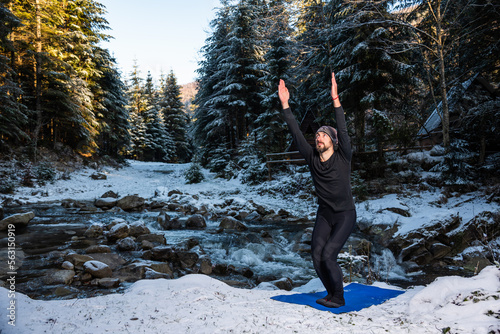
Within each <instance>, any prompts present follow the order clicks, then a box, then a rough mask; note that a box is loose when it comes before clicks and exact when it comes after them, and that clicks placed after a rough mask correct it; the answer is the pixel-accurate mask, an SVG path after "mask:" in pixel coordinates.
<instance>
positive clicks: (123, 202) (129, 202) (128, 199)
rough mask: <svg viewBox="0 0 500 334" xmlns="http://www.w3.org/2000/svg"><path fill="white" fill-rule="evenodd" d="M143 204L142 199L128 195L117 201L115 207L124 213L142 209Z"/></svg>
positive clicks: (143, 200)
mask: <svg viewBox="0 0 500 334" xmlns="http://www.w3.org/2000/svg"><path fill="white" fill-rule="evenodd" d="M145 202H146V200H145V199H144V198H142V197H139V196H137V195H128V196H125V197H123V198H121V199H119V200H118V202H117V203H116V205H117V206H118V207H119V208H121V209H123V210H125V211H131V210H140V209H142V207H143V206H144V203H145Z"/></svg>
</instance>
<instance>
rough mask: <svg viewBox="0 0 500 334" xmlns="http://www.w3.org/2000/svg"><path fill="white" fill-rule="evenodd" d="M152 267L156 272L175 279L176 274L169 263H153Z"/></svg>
mask: <svg viewBox="0 0 500 334" xmlns="http://www.w3.org/2000/svg"><path fill="white" fill-rule="evenodd" d="M150 267H151V269H152V270H154V271H156V272H159V273H162V274H167V275H168V276H170V278H173V277H174V272H173V271H172V268H171V267H170V265H169V264H168V263H153V264H151V265H150Z"/></svg>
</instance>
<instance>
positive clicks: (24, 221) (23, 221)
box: [0, 211, 35, 231]
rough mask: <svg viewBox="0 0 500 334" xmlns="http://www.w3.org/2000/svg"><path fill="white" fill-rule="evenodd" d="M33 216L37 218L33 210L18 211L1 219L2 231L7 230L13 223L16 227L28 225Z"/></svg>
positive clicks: (0, 226)
mask: <svg viewBox="0 0 500 334" xmlns="http://www.w3.org/2000/svg"><path fill="white" fill-rule="evenodd" d="M33 218H35V213H34V212H32V211H30V212H25V213H16V214H14V215H11V216H9V217H7V218H4V219H2V220H1V221H0V231H6V230H7V229H8V226H9V225H11V224H12V225H14V226H15V227H16V229H17V228H23V227H26V226H27V225H28V223H29V222H30V221H31V220H32V219H33Z"/></svg>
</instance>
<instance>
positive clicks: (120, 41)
mask: <svg viewBox="0 0 500 334" xmlns="http://www.w3.org/2000/svg"><path fill="white" fill-rule="evenodd" d="M98 1H99V2H100V3H101V4H103V5H104V6H105V7H106V10H107V12H108V13H107V14H106V15H105V18H106V19H107V21H108V22H109V26H110V28H111V29H110V30H108V31H106V33H107V34H109V35H111V36H113V37H114V38H113V39H111V40H110V41H109V42H103V43H102V44H101V45H102V46H103V47H104V48H106V49H108V50H109V51H110V53H111V55H113V56H114V57H115V58H116V60H117V63H118V68H119V70H120V71H121V72H122V75H123V78H124V79H126V78H127V77H128V76H129V74H130V73H131V71H132V67H133V65H134V60H137V64H138V65H139V70H140V71H141V77H143V78H146V76H147V73H148V71H150V72H151V75H152V76H153V80H154V81H157V80H159V79H160V75H161V74H162V73H163V74H165V75H166V74H168V73H169V72H170V71H171V70H172V71H173V72H174V74H175V76H176V77H177V83H178V84H179V85H182V84H186V83H190V82H193V81H195V79H196V73H195V71H196V69H197V68H198V61H199V60H200V59H201V56H202V55H201V53H200V50H201V48H202V47H203V45H204V44H205V40H206V39H207V37H209V32H210V26H209V25H210V21H211V20H212V19H213V18H214V17H215V13H216V10H217V7H219V6H220V3H219V0H183V1H179V0H142V1H136V0H98Z"/></svg>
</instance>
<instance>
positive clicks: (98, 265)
mask: <svg viewBox="0 0 500 334" xmlns="http://www.w3.org/2000/svg"><path fill="white" fill-rule="evenodd" d="M83 268H84V270H85V272H87V273H89V274H91V275H92V277H96V278H105V277H111V276H112V275H113V271H112V270H111V268H110V267H109V266H108V265H107V264H106V263H104V262H101V261H96V260H92V261H87V262H85V263H84V264H83Z"/></svg>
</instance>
